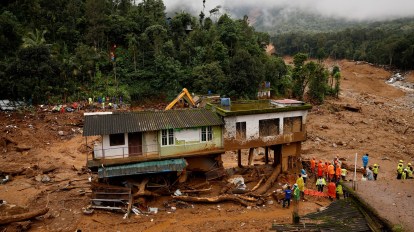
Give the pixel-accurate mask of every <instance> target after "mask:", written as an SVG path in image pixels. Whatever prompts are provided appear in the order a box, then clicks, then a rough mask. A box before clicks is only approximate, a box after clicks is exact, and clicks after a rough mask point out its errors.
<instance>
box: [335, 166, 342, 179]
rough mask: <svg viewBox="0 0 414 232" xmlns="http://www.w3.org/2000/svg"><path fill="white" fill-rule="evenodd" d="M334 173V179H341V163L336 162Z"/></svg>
mask: <svg viewBox="0 0 414 232" xmlns="http://www.w3.org/2000/svg"><path fill="white" fill-rule="evenodd" d="M335 175H336V181H339V180H340V179H341V165H339V163H336V170H335Z"/></svg>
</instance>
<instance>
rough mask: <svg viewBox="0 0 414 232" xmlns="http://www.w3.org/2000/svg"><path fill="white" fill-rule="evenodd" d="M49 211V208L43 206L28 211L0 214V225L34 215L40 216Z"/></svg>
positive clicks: (24, 219) (30, 217) (23, 219)
mask: <svg viewBox="0 0 414 232" xmlns="http://www.w3.org/2000/svg"><path fill="white" fill-rule="evenodd" d="M48 211H49V208H43V209H39V210H35V211H32V212H28V213H22V214H16V215H11V216H0V225H5V224H9V223H12V222H20V221H26V220H29V219H32V218H35V217H39V216H42V215H44V214H46V213H47V212H48Z"/></svg>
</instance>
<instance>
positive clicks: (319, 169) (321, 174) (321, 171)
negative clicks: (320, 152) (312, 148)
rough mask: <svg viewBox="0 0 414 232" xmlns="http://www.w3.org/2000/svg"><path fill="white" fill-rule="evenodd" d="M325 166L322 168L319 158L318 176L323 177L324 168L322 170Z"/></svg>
mask: <svg viewBox="0 0 414 232" xmlns="http://www.w3.org/2000/svg"><path fill="white" fill-rule="evenodd" d="M324 169H325V168H324V166H323V163H322V161H321V160H319V163H318V178H319V177H323V176H324V173H325V170H324Z"/></svg>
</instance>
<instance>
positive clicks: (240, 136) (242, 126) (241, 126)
mask: <svg viewBox="0 0 414 232" xmlns="http://www.w3.org/2000/svg"><path fill="white" fill-rule="evenodd" d="M239 131H240V132H242V133H239ZM246 137H247V123H246V121H244V122H236V140H246Z"/></svg>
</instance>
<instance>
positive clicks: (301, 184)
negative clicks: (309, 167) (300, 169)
mask: <svg viewBox="0 0 414 232" xmlns="http://www.w3.org/2000/svg"><path fill="white" fill-rule="evenodd" d="M296 184H297V185H298V188H299V190H300V195H301V198H302V199H303V200H305V192H304V191H305V182H304V181H303V178H302V175H301V174H299V178H298V179H297V180H296Z"/></svg>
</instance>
